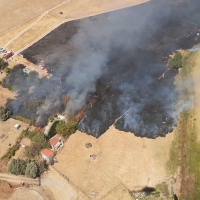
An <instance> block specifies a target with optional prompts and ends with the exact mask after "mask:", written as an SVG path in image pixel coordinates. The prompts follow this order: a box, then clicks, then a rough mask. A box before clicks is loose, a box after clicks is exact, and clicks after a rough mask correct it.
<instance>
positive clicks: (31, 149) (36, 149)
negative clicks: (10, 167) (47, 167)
mask: <svg viewBox="0 0 200 200" xmlns="http://www.w3.org/2000/svg"><path fill="white" fill-rule="evenodd" d="M40 150H41V148H40V146H39V145H38V144H35V143H31V145H30V146H27V147H26V148H25V155H26V156H27V157H28V158H33V157H35V156H37V155H39V153H40Z"/></svg>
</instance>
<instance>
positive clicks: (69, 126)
mask: <svg viewBox="0 0 200 200" xmlns="http://www.w3.org/2000/svg"><path fill="white" fill-rule="evenodd" d="M76 125H77V122H76V121H72V122H68V123H66V122H65V121H59V122H58V124H57V125H56V132H57V133H59V134H61V135H62V136H63V137H67V136H69V135H71V134H73V133H75V131H76Z"/></svg>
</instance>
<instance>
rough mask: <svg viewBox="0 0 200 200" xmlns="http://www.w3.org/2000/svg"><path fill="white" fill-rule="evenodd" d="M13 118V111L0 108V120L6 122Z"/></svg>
mask: <svg viewBox="0 0 200 200" xmlns="http://www.w3.org/2000/svg"><path fill="white" fill-rule="evenodd" d="M10 116H11V111H10V110H9V109H8V108H6V107H3V106H0V120H2V121H6V120H7V119H8V118H10Z"/></svg>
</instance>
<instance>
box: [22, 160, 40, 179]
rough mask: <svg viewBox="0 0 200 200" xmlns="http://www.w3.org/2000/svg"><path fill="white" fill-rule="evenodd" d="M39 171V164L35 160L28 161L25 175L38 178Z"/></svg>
mask: <svg viewBox="0 0 200 200" xmlns="http://www.w3.org/2000/svg"><path fill="white" fill-rule="evenodd" d="M38 172H39V170H38V166H37V164H36V163H35V162H30V163H28V165H27V167H26V172H25V175H26V176H27V177H28V178H36V177H37V176H38Z"/></svg>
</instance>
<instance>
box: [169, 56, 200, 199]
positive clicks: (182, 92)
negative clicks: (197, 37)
mask: <svg viewBox="0 0 200 200" xmlns="http://www.w3.org/2000/svg"><path fill="white" fill-rule="evenodd" d="M194 58H195V55H194V54H192V53H188V54H186V56H185V57H184V65H183V68H182V69H181V70H180V71H179V75H178V77H177V78H176V84H177V90H178V92H179V99H180V100H182V102H183V103H185V102H188V103H191V105H192V97H193V95H194V87H193V85H194V84H193V82H192V79H191V71H192V67H193V65H192V63H193V61H194ZM188 79H189V82H187V81H188ZM180 83H182V84H180ZM194 112H195V110H193V108H192V107H190V108H189V109H185V110H183V112H182V113H181V114H180V116H179V123H178V127H177V128H176V130H175V139H174V141H173V143H172V146H171V150H170V160H169V162H168V164H167V167H168V170H169V172H170V174H175V173H176V171H177V167H180V178H181V191H180V192H181V194H180V198H179V199H187V200H194V199H195V200H196V199H200V189H199V185H200V142H198V140H197V134H198V133H197V129H196V127H195V123H198V122H197V121H196V120H195V119H194V118H193V116H194Z"/></svg>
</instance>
